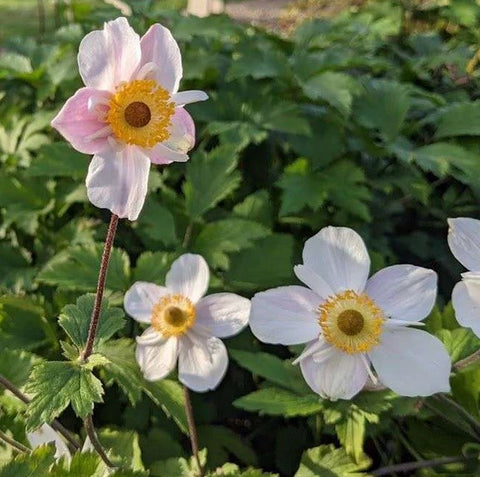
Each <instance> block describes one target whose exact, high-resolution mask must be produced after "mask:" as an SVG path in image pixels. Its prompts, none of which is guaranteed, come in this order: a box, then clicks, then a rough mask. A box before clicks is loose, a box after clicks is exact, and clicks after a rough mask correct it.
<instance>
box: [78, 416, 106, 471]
mask: <svg viewBox="0 0 480 477" xmlns="http://www.w3.org/2000/svg"><path fill="white" fill-rule="evenodd" d="M83 424H84V426H85V432H86V433H87V436H88V437H89V439H90V442H91V443H92V446H93V448H94V449H95V450H96V451H97V453H98V455H99V456H100V457H101V459H102V460H103V462H105V464H106V465H107V466H108V467H110V468H113V467H114V465H113V464H112V462H111V461H110V459H109V458H108V457H107V454H106V452H105V450H104V448H103V447H102V444H100V441H99V440H98V436H97V433H96V431H95V426H94V425H93V419H92V415H91V414H90V416H88V417H87V418H86V419H85V420H84V421H83Z"/></svg>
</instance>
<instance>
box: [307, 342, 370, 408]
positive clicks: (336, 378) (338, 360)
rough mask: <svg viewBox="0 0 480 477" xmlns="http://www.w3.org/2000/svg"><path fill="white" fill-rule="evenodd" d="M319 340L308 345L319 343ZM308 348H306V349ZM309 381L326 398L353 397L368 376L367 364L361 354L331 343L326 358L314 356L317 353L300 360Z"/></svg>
mask: <svg viewBox="0 0 480 477" xmlns="http://www.w3.org/2000/svg"><path fill="white" fill-rule="evenodd" d="M316 345H317V344H316V342H314V343H312V344H310V345H309V346H316ZM305 352H307V350H305ZM300 368H301V370H302V374H303V377H304V378H305V381H306V382H307V384H308V385H309V386H310V387H311V388H312V389H313V390H314V391H315V392H316V393H317V394H320V396H322V397H323V398H326V399H331V400H333V401H335V400H336V399H351V398H352V397H353V396H355V395H356V394H358V393H359V392H360V391H361V390H362V388H363V387H364V386H365V383H366V382H367V379H368V372H367V368H366V366H365V364H364V362H363V360H362V358H361V356H360V355H359V354H348V353H344V352H342V351H339V350H337V349H335V348H333V347H332V351H331V352H330V354H329V355H328V357H326V358H322V359H321V360H316V359H315V354H312V355H311V356H308V357H306V358H305V359H303V360H302V361H301V362H300Z"/></svg>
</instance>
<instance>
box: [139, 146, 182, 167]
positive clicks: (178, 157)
mask: <svg viewBox="0 0 480 477" xmlns="http://www.w3.org/2000/svg"><path fill="white" fill-rule="evenodd" d="M144 153H145V154H146V155H148V157H149V158H150V160H151V161H152V162H153V163H154V164H171V163H172V162H187V161H188V154H185V153H183V152H179V151H175V150H174V149H172V148H171V147H168V145H167V143H165V142H163V143H159V144H156V145H155V146H154V147H152V148H151V149H149V150H148V149H144Z"/></svg>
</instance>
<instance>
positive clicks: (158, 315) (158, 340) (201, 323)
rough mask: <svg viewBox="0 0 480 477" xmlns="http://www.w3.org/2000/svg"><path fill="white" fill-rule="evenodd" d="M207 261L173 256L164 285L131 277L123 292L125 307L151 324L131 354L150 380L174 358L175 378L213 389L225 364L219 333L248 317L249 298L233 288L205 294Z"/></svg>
mask: <svg viewBox="0 0 480 477" xmlns="http://www.w3.org/2000/svg"><path fill="white" fill-rule="evenodd" d="M209 275H210V273H209V270H208V265H207V263H206V262H205V260H204V259H203V257H201V256H200V255H194V254H185V255H182V256H181V257H179V258H178V259H177V260H175V261H174V262H173V264H172V266H171V268H170V271H169V272H168V273H167V276H166V280H165V281H166V283H165V286H158V285H155V284H153V283H147V282H136V283H134V284H133V285H132V287H131V288H130V289H129V290H128V291H127V293H126V295H125V301H124V304H125V310H126V311H127V313H128V314H129V315H131V316H132V317H133V318H134V319H135V320H137V321H139V322H141V323H148V324H149V325H150V326H149V327H148V328H147V329H146V330H145V332H144V333H143V334H142V335H141V336H139V337H137V349H136V357H137V361H138V364H139V365H140V368H141V370H142V372H143V375H144V376H145V378H146V379H148V380H149V381H156V380H159V379H162V378H164V377H166V376H167V375H168V374H169V373H170V372H171V371H172V370H173V368H174V367H175V365H176V363H177V359H178V378H179V379H180V381H181V382H182V383H183V384H185V386H187V387H188V388H190V389H192V390H194V391H198V392H204V391H208V390H209V389H214V388H215V387H217V385H218V384H219V383H220V381H221V380H222V378H223V376H224V374H225V372H226V370H227V366H228V355H227V350H226V348H225V345H224V344H223V342H222V341H221V340H220V339H219V338H225V337H227V336H233V335H235V334H237V333H239V332H240V331H241V330H242V329H243V328H244V327H245V326H246V325H247V321H248V315H249V313H250V300H247V299H246V298H242V297H241V296H238V295H235V294H233V293H215V294H213V295H209V296H206V297H204V295H205V292H206V291H207V289H208V282H209Z"/></svg>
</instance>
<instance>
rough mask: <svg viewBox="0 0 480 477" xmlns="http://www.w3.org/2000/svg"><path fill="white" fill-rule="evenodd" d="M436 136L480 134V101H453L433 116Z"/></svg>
mask: <svg viewBox="0 0 480 477" xmlns="http://www.w3.org/2000/svg"><path fill="white" fill-rule="evenodd" d="M432 120H434V121H435V124H436V125H437V130H436V131H435V138H437V139H440V138H444V137H453V136H478V135H480V101H473V102H467V103H453V104H450V105H448V106H446V107H445V108H442V109H441V110H440V111H439V112H437V113H435V114H434V115H433V116H432Z"/></svg>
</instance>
